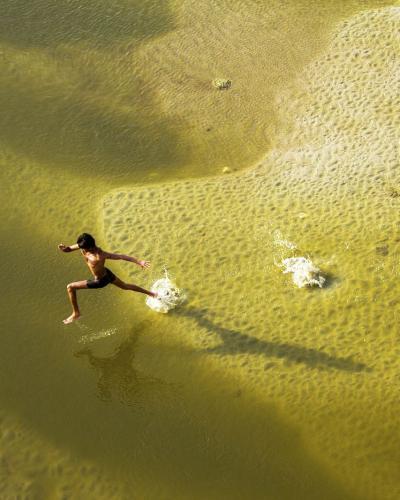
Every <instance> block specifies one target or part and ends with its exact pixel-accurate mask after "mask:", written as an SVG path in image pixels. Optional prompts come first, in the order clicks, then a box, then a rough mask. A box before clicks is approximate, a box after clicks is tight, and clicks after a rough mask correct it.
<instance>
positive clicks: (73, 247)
mask: <svg viewBox="0 0 400 500" xmlns="http://www.w3.org/2000/svg"><path fill="white" fill-rule="evenodd" d="M58 249H59V250H61V251H62V252H73V251H74V250H79V246H78V244H77V243H75V245H69V246H65V245H64V243H60V244H59V245H58Z"/></svg>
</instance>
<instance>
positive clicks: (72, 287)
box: [63, 280, 87, 325]
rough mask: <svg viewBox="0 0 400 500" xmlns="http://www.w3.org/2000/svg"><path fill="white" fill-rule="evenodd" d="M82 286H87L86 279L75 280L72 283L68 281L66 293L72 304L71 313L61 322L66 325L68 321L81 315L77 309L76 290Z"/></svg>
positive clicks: (70, 321)
mask: <svg viewBox="0 0 400 500" xmlns="http://www.w3.org/2000/svg"><path fill="white" fill-rule="evenodd" d="M82 288H87V281H86V280H85V281H75V282H74V283H70V284H69V285H67V293H68V297H69V300H70V302H71V305H72V314H71V316H68V318H66V319H64V320H63V323H64V324H65V325H67V324H68V323H72V322H73V321H75V320H76V319H78V318H79V316H80V315H81V313H80V311H79V306H78V299H77V297H76V290H79V289H82Z"/></svg>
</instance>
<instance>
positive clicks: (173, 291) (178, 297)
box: [146, 271, 185, 314]
mask: <svg viewBox="0 0 400 500" xmlns="http://www.w3.org/2000/svg"><path fill="white" fill-rule="evenodd" d="M150 290H151V291H152V292H156V293H157V295H158V297H157V298H154V297H147V298H146V305H147V306H149V307H150V309H153V311H156V312H159V313H163V314H166V313H167V312H169V311H171V309H175V307H177V306H179V305H180V304H182V303H183V302H184V300H185V295H184V293H183V292H182V290H180V289H179V288H178V287H177V286H176V285H175V283H174V282H173V281H171V280H170V279H169V277H168V274H167V271H165V277H164V278H161V279H159V280H157V281H156V282H155V283H153V285H152V286H151V288H150Z"/></svg>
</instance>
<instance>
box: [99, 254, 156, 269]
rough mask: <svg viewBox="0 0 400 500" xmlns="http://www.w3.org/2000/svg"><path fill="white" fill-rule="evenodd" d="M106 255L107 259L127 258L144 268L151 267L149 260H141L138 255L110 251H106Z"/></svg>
mask: <svg viewBox="0 0 400 500" xmlns="http://www.w3.org/2000/svg"><path fill="white" fill-rule="evenodd" d="M104 255H105V257H106V259H111V260H126V261H128V262H133V263H134V264H137V265H138V266H140V267H141V268H142V269H145V268H148V267H150V262H149V261H148V260H140V259H137V258H136V257H131V256H129V255H123V254H120V253H109V252H104Z"/></svg>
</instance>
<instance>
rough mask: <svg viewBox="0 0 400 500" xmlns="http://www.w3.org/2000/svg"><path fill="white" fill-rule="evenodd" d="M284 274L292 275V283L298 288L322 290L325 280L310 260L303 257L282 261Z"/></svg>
mask: <svg viewBox="0 0 400 500" xmlns="http://www.w3.org/2000/svg"><path fill="white" fill-rule="evenodd" d="M282 266H283V267H284V270H283V272H284V273H293V283H294V284H295V285H297V286H298V287H299V288H303V287H305V286H319V287H320V288H322V287H323V286H324V283H325V281H326V280H325V278H324V277H323V276H322V274H321V271H320V269H319V268H318V267H317V266H315V265H314V264H313V263H312V261H311V260H310V259H306V258H305V257H289V258H287V259H283V260H282Z"/></svg>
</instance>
